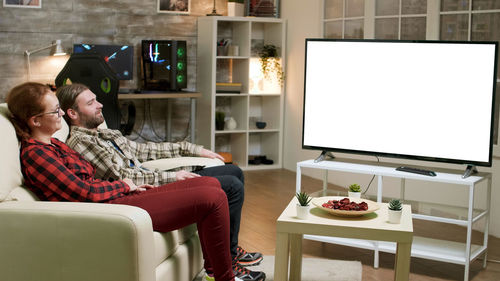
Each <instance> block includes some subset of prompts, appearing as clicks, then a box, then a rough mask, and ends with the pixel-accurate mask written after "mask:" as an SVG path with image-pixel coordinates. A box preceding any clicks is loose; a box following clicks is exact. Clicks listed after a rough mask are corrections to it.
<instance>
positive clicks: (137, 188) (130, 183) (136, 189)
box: [123, 179, 155, 193]
mask: <svg viewBox="0 0 500 281" xmlns="http://www.w3.org/2000/svg"><path fill="white" fill-rule="evenodd" d="M123 181H124V182H125V183H126V184H127V185H128V186H129V188H130V190H129V193H132V192H141V191H145V190H148V189H152V188H154V187H155V186H154V185H151V184H142V185H139V186H137V185H135V183H134V182H133V181H132V180H131V179H123Z"/></svg>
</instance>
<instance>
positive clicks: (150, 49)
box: [142, 40, 187, 91]
mask: <svg viewBox="0 0 500 281" xmlns="http://www.w3.org/2000/svg"><path fill="white" fill-rule="evenodd" d="M142 74H143V79H144V89H145V90H161V91H176V90H180V89H182V88H186V87H187V54H186V41H175V40H142Z"/></svg>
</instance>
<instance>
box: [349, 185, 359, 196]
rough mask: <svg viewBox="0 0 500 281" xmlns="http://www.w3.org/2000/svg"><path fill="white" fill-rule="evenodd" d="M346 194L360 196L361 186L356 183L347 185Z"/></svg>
mask: <svg viewBox="0 0 500 281" xmlns="http://www.w3.org/2000/svg"><path fill="white" fill-rule="evenodd" d="M347 194H348V196H349V197H355V198H361V186H359V184H357V183H353V184H351V185H349V191H348V192H347Z"/></svg>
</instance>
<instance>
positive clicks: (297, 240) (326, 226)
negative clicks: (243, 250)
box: [274, 197, 413, 281]
mask: <svg viewBox="0 0 500 281" xmlns="http://www.w3.org/2000/svg"><path fill="white" fill-rule="evenodd" d="M296 204H297V200H296V198H295V197H294V198H293V199H292V200H291V201H290V203H289V204H288V206H287V207H286V209H285V210H284V211H283V213H281V215H280V217H279V218H278V220H277V223H276V234H277V236H276V259H275V262H274V280H275V281H286V280H291V281H299V280H301V273H302V272H301V271H302V237H303V235H304V234H312V235H323V236H334V237H346V238H355V239H368V240H376V241H392V242H396V243H397V249H396V260H395V264H394V280H397V281H400V280H408V278H409V274H410V258H411V243H412V240H413V222H412V217H411V206H410V205H403V214H402V216H401V223H400V224H390V223H388V222H387V204H385V203H379V204H380V209H379V210H377V211H375V212H374V213H371V214H367V215H364V216H361V217H336V216H333V215H331V214H328V213H326V212H324V211H323V210H321V209H319V208H315V207H314V206H311V209H310V213H309V217H308V219H307V220H300V219H298V218H297V217H296V207H295V205H296ZM289 257H290V279H288V260H289Z"/></svg>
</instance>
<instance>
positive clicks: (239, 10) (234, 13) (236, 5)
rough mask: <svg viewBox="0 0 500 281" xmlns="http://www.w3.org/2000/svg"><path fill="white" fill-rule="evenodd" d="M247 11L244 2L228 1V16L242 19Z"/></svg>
mask: <svg viewBox="0 0 500 281" xmlns="http://www.w3.org/2000/svg"><path fill="white" fill-rule="evenodd" d="M244 11H245V1H244V0H227V16H229V17H242V16H243V14H244Z"/></svg>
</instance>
